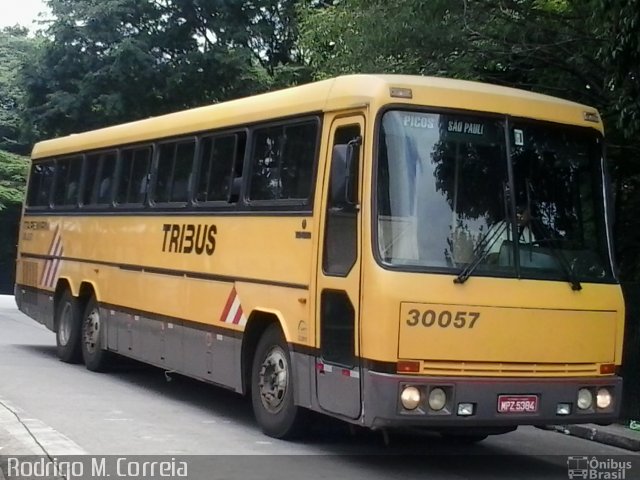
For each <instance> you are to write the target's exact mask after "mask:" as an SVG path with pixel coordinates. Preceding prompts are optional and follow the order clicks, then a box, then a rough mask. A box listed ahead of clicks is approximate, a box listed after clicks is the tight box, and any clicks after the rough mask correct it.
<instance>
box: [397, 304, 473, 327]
mask: <svg viewBox="0 0 640 480" xmlns="http://www.w3.org/2000/svg"><path fill="white" fill-rule="evenodd" d="M408 314H409V317H408V318H407V325H408V326H410V327H416V326H418V325H422V326H423V327H440V328H449V327H453V328H473V326H474V325H475V324H476V322H477V321H478V319H479V318H480V312H451V311H449V310H442V311H440V312H436V311H435V310H425V311H423V312H421V311H420V310H416V309H411V310H409V312H408Z"/></svg>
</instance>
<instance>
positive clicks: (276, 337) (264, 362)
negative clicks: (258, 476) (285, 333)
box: [251, 325, 308, 439]
mask: <svg viewBox="0 0 640 480" xmlns="http://www.w3.org/2000/svg"><path fill="white" fill-rule="evenodd" d="M293 388H294V386H293V374H292V368H291V357H290V355H289V348H288V347H287V344H286V342H285V340H284V338H283V337H282V333H281V331H280V329H279V328H278V326H277V325H272V326H270V327H268V328H267V330H266V331H265V332H264V334H263V335H262V337H261V338H260V341H259V342H258V347H257V348H256V354H255V356H254V358H253V365H252V370H251V402H252V404H253V412H254V415H255V417H256V420H257V422H258V424H259V425H260V427H261V428H262V431H263V432H264V433H265V434H267V435H269V436H270V437H275V438H282V439H285V438H294V437H297V436H299V435H301V434H302V433H303V430H304V428H305V426H306V423H307V414H308V412H307V411H306V410H304V409H303V408H301V407H298V406H296V405H295V404H294V396H293Z"/></svg>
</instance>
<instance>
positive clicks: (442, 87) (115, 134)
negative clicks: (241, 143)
mask: <svg viewBox="0 0 640 480" xmlns="http://www.w3.org/2000/svg"><path fill="white" fill-rule="evenodd" d="M391 88H408V89H411V93H412V98H411V99H408V98H397V97H393V96H392V95H391V93H390V91H391ZM385 104H411V105H427V106H432V107H442V108H444V107H446V108H453V109H461V110H473V111H482V112H493V113H500V114H508V115H513V116H517V117H528V118H535V119H538V120H546V121H552V122H559V123H568V124H574V125H582V126H588V127H592V128H596V129H598V130H600V131H602V124H601V123H600V121H599V120H598V121H597V122H594V121H593V120H592V121H590V122H588V121H586V120H585V112H592V113H596V114H597V112H596V110H595V109H593V108H591V107H588V106H585V105H581V104H578V103H574V102H570V101H567V100H563V99H559V98H555V97H551V96H548V95H542V94H538V93H533V92H528V91H525V90H518V89H515V88H509V87H501V86H496V85H491V84H486V83H480V82H472V81H466V80H453V79H448V78H439V77H423V76H410V75H365V74H361V75H345V76H341V77H336V78H332V79H329V80H322V81H319V82H314V83H310V84H306V85H301V86H297V87H291V88H287V89H284V90H278V91H275V92H270V93H264V94H260V95H255V96H251V97H246V98H241V99H238V100H231V101H227V102H222V103H218V104H213V105H207V106H203V107H198V108H192V109H189V110H183V111H180V112H176V113H170V114H167V115H161V116H158V117H152V118H148V119H144V120H138V121H135V122H130V123H125V124H121V125H115V126H112V127H107V128H102V129H99V130H93V131H89V132H85V133H79V134H72V135H69V136H66V137H61V138H57V139H53V140H46V141H43V142H39V143H37V144H36V145H35V146H34V148H33V152H32V158H34V159H37V158H46V157H52V156H58V155H66V154H71V153H74V152H83V151H89V150H97V149H103V148H108V147H111V146H115V145H125V144H132V143H137V142H145V141H151V140H155V139H159V138H166V137H173V136H178V135H185V134H189V133H196V132H203V131H206V130H213V129H220V128H226V127H232V126H234V125H246V124H251V123H255V122H260V121H264V120H270V119H276V118H284V117H289V116H294V115H300V114H304V113H312V112H321V111H332V110H340V109H348V108H355V107H362V106H365V105H368V106H370V107H373V108H377V107H380V106H382V105H385ZM597 118H599V117H597Z"/></svg>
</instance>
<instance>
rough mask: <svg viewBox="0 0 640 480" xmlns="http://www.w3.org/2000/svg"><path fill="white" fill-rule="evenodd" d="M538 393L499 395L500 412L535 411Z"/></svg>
mask: <svg viewBox="0 0 640 480" xmlns="http://www.w3.org/2000/svg"><path fill="white" fill-rule="evenodd" d="M537 411H538V396H537V395H498V413H535V412H537Z"/></svg>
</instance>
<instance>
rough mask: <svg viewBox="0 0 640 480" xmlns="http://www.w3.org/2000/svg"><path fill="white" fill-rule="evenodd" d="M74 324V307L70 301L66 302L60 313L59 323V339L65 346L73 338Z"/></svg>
mask: <svg viewBox="0 0 640 480" xmlns="http://www.w3.org/2000/svg"><path fill="white" fill-rule="evenodd" d="M72 324H73V309H72V308H71V304H70V303H69V302H67V303H65V304H64V307H63V308H62V313H61V314H60V324H59V325H58V341H59V342H60V345H63V346H65V345H66V344H67V343H69V338H71V328H72Z"/></svg>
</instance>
